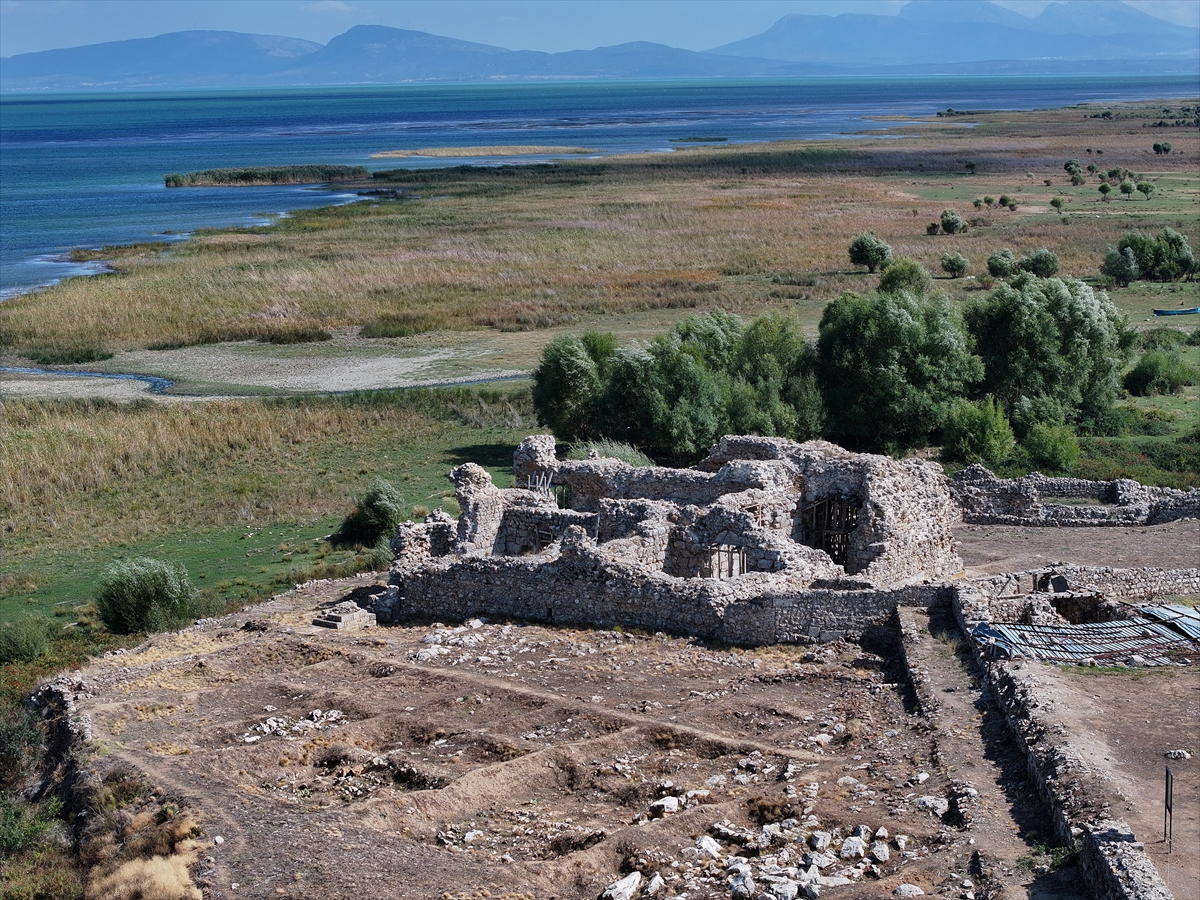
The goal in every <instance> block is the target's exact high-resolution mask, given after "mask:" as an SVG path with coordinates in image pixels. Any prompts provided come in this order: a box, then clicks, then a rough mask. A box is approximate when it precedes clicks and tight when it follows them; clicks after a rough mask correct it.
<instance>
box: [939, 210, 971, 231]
mask: <svg viewBox="0 0 1200 900" xmlns="http://www.w3.org/2000/svg"><path fill="white" fill-rule="evenodd" d="M941 225H942V231H944V232H946V234H961V233H962V232H964V231H966V230H967V223H966V222H964V221H963V217H962V216H960V215H959V214H958V210H955V209H943V210H942V222H941Z"/></svg>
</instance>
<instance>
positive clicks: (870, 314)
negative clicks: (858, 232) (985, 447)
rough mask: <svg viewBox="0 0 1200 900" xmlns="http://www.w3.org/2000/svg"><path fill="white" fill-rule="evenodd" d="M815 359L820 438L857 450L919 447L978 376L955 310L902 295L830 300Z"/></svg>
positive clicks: (848, 296) (942, 303) (977, 365)
mask: <svg viewBox="0 0 1200 900" xmlns="http://www.w3.org/2000/svg"><path fill="white" fill-rule="evenodd" d="M817 356H818V361H819V363H820V365H819V367H818V369H817V378H818V380H819V382H820V385H821V393H822V396H823V397H824V399H825V408H826V415H827V417H828V418H827V425H826V433H827V434H828V435H829V437H830V438H831V439H833V440H836V441H838V442H840V443H843V444H845V445H847V446H849V447H853V448H856V449H863V450H883V449H887V448H889V447H893V448H895V447H910V446H919V445H921V444H923V443H925V442H926V441H927V440H928V438H929V436H930V435H931V434H932V433H933V432H936V431H938V430H940V429H941V427H942V425H943V424H944V422H945V420H946V416H947V414H948V412H949V409H950V406H951V404H952V403H953V402H954V400H955V399H956V398H957V397H961V396H962V395H963V394H964V393H965V392H966V391H967V389H968V387H969V386H970V385H971V384H973V383H974V382H976V381H978V379H979V377H980V375H981V374H982V372H981V367H980V363H979V359H978V357H976V356H974V355H973V354H971V353H970V351H969V350H968V349H967V342H966V339H965V337H964V334H963V331H962V327H961V325H960V323H959V319H958V316H957V314H956V313H955V311H954V309H953V307H951V305H950V304H949V303H948V302H947V301H945V300H944V299H941V298H926V299H916V298H914V297H913V296H911V295H910V294H907V293H893V294H888V293H882V292H881V293H873V294H867V295H865V296H859V295H857V294H845V295H843V296H842V297H839V298H838V299H836V300H834V301H833V302H831V303H830V304H829V305H828V306H827V307H825V313H824V315H823V316H822V317H821V326H820V337H819V338H818V341H817Z"/></svg>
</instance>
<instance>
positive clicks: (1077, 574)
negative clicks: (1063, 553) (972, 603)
mask: <svg viewBox="0 0 1200 900" xmlns="http://www.w3.org/2000/svg"><path fill="white" fill-rule="evenodd" d="M975 585H976V587H977V588H978V589H979V591H981V592H982V594H983V595H984V596H985V597H986V599H987V600H988V602H989V603H991V602H992V600H994V599H1000V598H1004V597H1005V596H1006V595H1007V596H1009V597H1012V596H1014V595H1021V594H1032V593H1055V594H1064V593H1067V592H1073V591H1075V592H1082V593H1087V594H1097V595H1100V596H1102V597H1104V598H1106V599H1109V600H1124V601H1126V602H1129V603H1151V602H1156V601H1159V600H1163V599H1165V598H1168V597H1175V596H1194V595H1196V594H1200V569H1161V568H1157V567H1153V566H1147V567H1144V568H1140V569H1113V568H1108V567H1096V566H1069V565H1055V566H1047V567H1045V568H1041V569H1031V570H1029V571H1027V572H1011V573H1006V574H1004V575H994V576H990V577H987V578H981V579H978V580H976V582H975ZM980 621H1018V620H1016V619H1001V618H995V617H993V618H990V619H984V620H980Z"/></svg>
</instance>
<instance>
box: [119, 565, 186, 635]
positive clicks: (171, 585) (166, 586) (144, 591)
mask: <svg viewBox="0 0 1200 900" xmlns="http://www.w3.org/2000/svg"><path fill="white" fill-rule="evenodd" d="M194 595H195V589H194V588H193V587H192V583H191V581H189V580H188V575H187V571H186V570H185V569H184V568H183V566H181V565H179V564H178V563H172V562H165V561H163V560H160V559H151V558H149V557H145V556H139V557H135V558H133V559H125V560H118V561H117V562H115V563H112V564H111V565H109V566H108V567H106V568H105V569H104V571H103V572H101V573H100V583H99V587H98V589H97V592H96V609H97V611H98V612H99V613H100V620H101V621H102V622H103V623H104V625H105V627H107V628H108V630H109V631H111V632H113V633H114V634H133V633H134V632H137V631H162V630H166V629H168V628H171V627H174V626H178V625H179V624H180V623H181V622H183V621H184V620H185V619H187V618H188V616H189V615H191V613H192V605H191V604H192V598H193V596H194Z"/></svg>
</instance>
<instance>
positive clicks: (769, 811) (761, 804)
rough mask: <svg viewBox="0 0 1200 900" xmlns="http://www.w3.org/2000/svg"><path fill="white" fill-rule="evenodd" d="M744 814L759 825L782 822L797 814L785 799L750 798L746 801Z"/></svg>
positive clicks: (790, 803) (794, 808)
mask: <svg viewBox="0 0 1200 900" xmlns="http://www.w3.org/2000/svg"><path fill="white" fill-rule="evenodd" d="M746 812H747V813H748V814H749V816H750V818H751V819H752V820H754V821H755V822H757V823H758V824H759V825H768V824H770V823H771V822H782V821H783V820H784V819H787V818H789V817H791V816H793V815H795V813H796V812H797V810H796V807H795V806H794V805H793V804H792V802H791V801H790V800H788V798H787V797H773V798H767V797H762V796H759V797H751V798H750V799H749V800H747V801H746Z"/></svg>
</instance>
